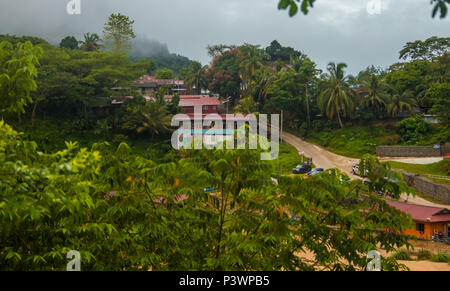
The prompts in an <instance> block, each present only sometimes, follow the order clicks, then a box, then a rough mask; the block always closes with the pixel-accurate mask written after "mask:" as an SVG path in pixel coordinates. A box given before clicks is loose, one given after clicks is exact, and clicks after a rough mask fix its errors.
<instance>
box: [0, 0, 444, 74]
mask: <svg viewBox="0 0 450 291" xmlns="http://www.w3.org/2000/svg"><path fill="white" fill-rule="evenodd" d="M369 1H370V0H317V1H316V5H315V7H314V9H312V10H311V12H310V13H309V14H308V15H307V16H305V15H303V14H301V15H300V14H299V15H297V16H295V17H293V18H290V17H289V16H288V15H287V12H286V11H279V10H278V9H277V4H278V0H127V1H124V0H81V5H82V11H81V15H68V14H67V13H66V5H67V3H68V2H69V0H0V33H2V34H4V33H9V34H18V35H23V34H26V35H36V36H41V37H44V38H45V39H47V40H49V41H51V42H53V43H59V40H60V39H61V38H62V37H64V36H66V35H75V36H77V37H81V35H82V33H83V32H96V33H99V34H101V32H102V28H103V24H104V23H105V22H106V19H107V18H108V15H109V14H111V13H118V12H120V13H122V14H125V15H127V16H129V17H131V18H132V19H133V20H135V25H134V28H135V32H136V34H137V35H138V36H140V37H147V38H150V39H155V40H158V41H160V42H163V43H166V44H167V45H168V47H169V50H170V51H171V52H174V53H178V54H182V55H185V56H187V57H189V58H191V59H195V60H199V61H201V62H202V63H203V64H207V63H209V61H210V59H209V57H208V55H207V52H206V46H207V45H210V44H221V43H223V44H242V43H244V42H248V43H253V44H260V45H262V46H264V47H265V46H267V45H269V44H270V42H271V41H272V40H274V39H277V40H278V41H280V43H281V44H283V45H288V46H292V47H294V48H296V49H298V50H300V51H302V52H304V53H306V54H307V55H308V56H310V57H311V58H312V59H313V60H314V61H315V62H316V63H318V65H319V67H320V68H325V66H326V64H327V63H328V62H330V61H335V62H345V63H347V64H348V65H349V68H348V72H349V73H357V72H359V71H360V70H361V69H364V68H365V67H367V66H368V65H372V64H373V65H375V66H382V67H387V66H389V65H390V64H392V63H393V62H395V61H396V60H397V58H398V51H400V49H401V48H402V46H403V45H404V44H405V43H406V42H407V41H414V40H417V39H426V38H428V37H430V36H434V35H435V36H446V37H448V36H449V32H450V16H448V17H447V18H446V19H445V20H441V19H439V18H436V19H432V18H431V10H432V6H431V5H430V4H429V3H430V1H429V0H379V1H381V3H382V10H381V14H378V15H374V14H369V13H368V12H367V3H368V2H369ZM372 1H374V0H372Z"/></svg>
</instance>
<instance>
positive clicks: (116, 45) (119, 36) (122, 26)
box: [103, 13, 136, 52]
mask: <svg viewBox="0 0 450 291" xmlns="http://www.w3.org/2000/svg"><path fill="white" fill-rule="evenodd" d="M133 24H134V21H133V20H131V19H130V18H129V17H128V16H125V15H122V14H120V13H118V14H114V13H113V14H111V15H110V16H109V18H108V22H106V24H105V27H104V29H103V34H104V35H105V36H104V41H105V43H106V44H107V46H108V45H111V48H112V50H113V51H115V52H118V51H128V50H130V49H131V40H132V39H134V38H136V35H135V34H134V31H133Z"/></svg>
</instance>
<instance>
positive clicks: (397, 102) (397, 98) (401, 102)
mask: <svg viewBox="0 0 450 291" xmlns="http://www.w3.org/2000/svg"><path fill="white" fill-rule="evenodd" d="M414 106H417V102H416V100H415V99H414V98H413V92H412V91H404V92H400V91H399V90H396V89H393V90H392V93H391V94H390V96H389V98H388V102H387V103H386V110H387V112H388V113H389V115H390V116H391V117H393V118H395V117H397V116H398V114H399V113H400V112H402V111H405V110H406V111H408V112H409V113H410V114H411V115H414V114H415V112H414V108H413V107H414Z"/></svg>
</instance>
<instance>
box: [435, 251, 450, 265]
mask: <svg viewBox="0 0 450 291" xmlns="http://www.w3.org/2000/svg"><path fill="white" fill-rule="evenodd" d="M431 261H432V262H436V263H447V262H450V256H449V255H448V254H446V253H437V254H434V255H432V256H431Z"/></svg>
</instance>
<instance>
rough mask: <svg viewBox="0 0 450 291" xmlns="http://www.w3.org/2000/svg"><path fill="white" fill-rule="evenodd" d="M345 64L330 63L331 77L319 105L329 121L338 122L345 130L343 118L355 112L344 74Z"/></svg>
mask: <svg viewBox="0 0 450 291" xmlns="http://www.w3.org/2000/svg"><path fill="white" fill-rule="evenodd" d="M346 67H347V65H346V64H344V63H339V64H337V65H336V64H335V63H330V64H329V65H328V71H329V72H330V75H329V76H328V80H326V82H325V85H324V89H323V91H322V93H321V94H320V96H319V99H318V104H319V107H320V109H321V111H322V113H323V114H325V115H326V116H327V117H328V119H329V120H334V119H335V118H336V119H337V120H338V122H339V125H340V126H341V128H344V124H343V122H342V117H347V116H350V114H351V113H352V111H353V102H352V99H351V96H350V90H349V86H348V83H347V78H346V76H345V74H344V68H346Z"/></svg>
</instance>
